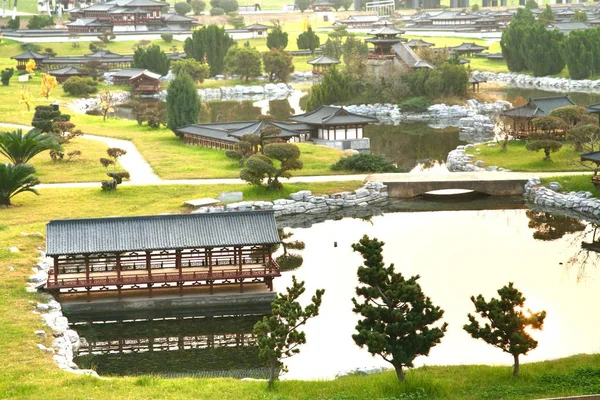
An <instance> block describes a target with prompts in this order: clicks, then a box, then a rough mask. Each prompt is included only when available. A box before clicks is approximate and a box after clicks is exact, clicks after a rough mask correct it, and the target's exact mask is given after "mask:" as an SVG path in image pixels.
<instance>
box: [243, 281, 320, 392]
mask: <svg viewBox="0 0 600 400" xmlns="http://www.w3.org/2000/svg"><path fill="white" fill-rule="evenodd" d="M305 291H306V289H305V288H304V282H298V281H297V280H296V277H295V276H292V286H291V287H288V288H287V292H286V293H279V294H278V295H277V298H276V299H275V301H273V303H272V304H271V315H270V316H265V317H263V319H262V320H261V321H258V322H257V323H256V325H254V329H253V333H254V334H255V335H256V337H257V340H258V351H259V353H258V357H259V359H260V360H261V361H262V362H264V363H265V364H266V365H267V367H268V369H269V388H272V387H273V384H274V382H275V381H276V380H277V379H279V375H280V374H281V373H283V372H286V371H287V368H286V366H285V364H284V363H283V360H285V359H286V358H289V357H291V356H293V355H294V354H298V353H299V352H300V349H299V348H298V346H300V345H302V344H305V343H306V335H305V334H304V332H302V331H300V330H299V328H300V327H301V326H302V325H304V324H305V323H306V322H307V321H308V320H309V319H310V318H313V317H316V316H317V315H319V308H320V307H321V299H322V297H323V294H324V293H325V290H323V289H318V290H317V291H316V292H315V294H314V296H313V297H312V299H311V302H310V304H309V305H308V306H306V307H305V308H304V309H303V308H302V306H301V305H300V303H298V298H299V297H300V296H302V294H303V293H304V292H305Z"/></svg>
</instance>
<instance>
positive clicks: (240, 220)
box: [46, 211, 280, 301]
mask: <svg viewBox="0 0 600 400" xmlns="http://www.w3.org/2000/svg"><path fill="white" fill-rule="evenodd" d="M46 232H47V239H46V254H47V255H48V256H49V257H52V258H53V260H54V263H53V268H52V269H51V271H50V275H49V278H48V283H47V285H46V287H47V289H49V290H52V291H55V292H57V294H86V295H87V300H88V301H90V299H91V298H92V294H94V293H99V292H105V291H106V292H110V291H116V292H117V294H118V297H119V299H121V296H122V292H123V291H134V290H137V291H146V292H147V293H148V294H149V296H150V297H152V293H153V291H154V290H159V289H169V288H170V289H176V290H177V289H178V290H179V294H180V295H183V292H184V290H190V291H191V290H193V289H194V288H196V289H197V288H199V287H200V288H206V291H207V293H208V294H211V295H212V294H213V290H214V288H215V287H229V288H231V287H235V288H236V290H237V289H238V288H239V292H240V293H243V292H244V290H245V288H246V287H248V286H256V285H260V286H263V288H264V285H266V287H267V288H268V290H270V291H272V290H273V278H275V277H277V276H280V272H279V266H278V265H277V263H276V262H275V260H273V258H272V256H271V255H272V250H273V247H274V245H276V244H277V243H279V241H280V239H279V235H278V233H277V226H276V224H275V217H274V214H273V212H272V211H252V212H225V213H210V214H173V215H154V216H141V217H114V218H95V219H72V220H55V221H50V223H48V225H47V227H46Z"/></svg>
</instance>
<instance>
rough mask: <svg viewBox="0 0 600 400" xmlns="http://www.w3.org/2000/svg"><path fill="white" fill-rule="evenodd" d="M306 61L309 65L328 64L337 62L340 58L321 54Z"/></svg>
mask: <svg viewBox="0 0 600 400" xmlns="http://www.w3.org/2000/svg"><path fill="white" fill-rule="evenodd" d="M306 63H307V64H311V65H330V64H339V63H340V60H338V59H337V58H333V57H328V56H326V55H325V54H323V55H321V56H320V57H317V58H313V59H312V60H308V61H307V62H306Z"/></svg>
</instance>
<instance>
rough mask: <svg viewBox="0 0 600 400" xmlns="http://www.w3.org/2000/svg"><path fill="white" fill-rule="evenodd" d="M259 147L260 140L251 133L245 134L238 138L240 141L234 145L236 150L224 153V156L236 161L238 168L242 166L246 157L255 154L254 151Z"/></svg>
mask: <svg viewBox="0 0 600 400" xmlns="http://www.w3.org/2000/svg"><path fill="white" fill-rule="evenodd" d="M259 145H260V138H259V136H258V135H255V134H253V133H247V134H245V135H242V137H240V141H239V142H238V143H237V145H236V150H229V151H227V152H225V156H227V157H229V158H233V159H234V160H238V161H239V163H240V166H243V165H244V163H245V162H246V160H247V159H248V157H250V156H252V155H254V154H255V153H256V151H255V149H256V148H257V147H258V146H259Z"/></svg>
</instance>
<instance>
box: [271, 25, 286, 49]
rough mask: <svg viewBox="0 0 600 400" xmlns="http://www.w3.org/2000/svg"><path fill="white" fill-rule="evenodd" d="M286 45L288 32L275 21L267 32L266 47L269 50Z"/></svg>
mask: <svg viewBox="0 0 600 400" xmlns="http://www.w3.org/2000/svg"><path fill="white" fill-rule="evenodd" d="M287 45H288V34H287V32H284V31H283V30H282V29H281V24H280V23H279V21H275V26H273V29H271V32H269V33H268V34H267V47H268V48H269V50H274V49H281V50H283V49H285V48H286V47H287Z"/></svg>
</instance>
